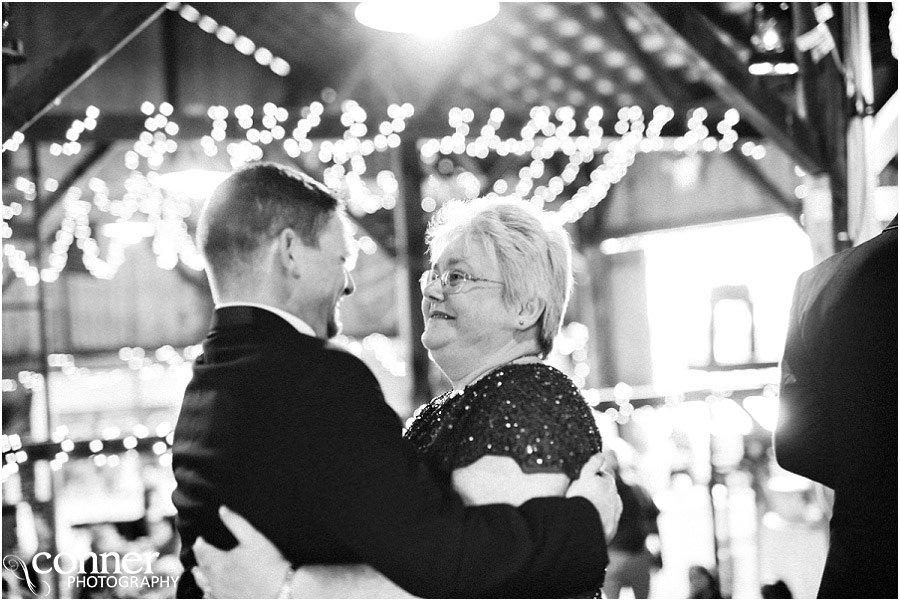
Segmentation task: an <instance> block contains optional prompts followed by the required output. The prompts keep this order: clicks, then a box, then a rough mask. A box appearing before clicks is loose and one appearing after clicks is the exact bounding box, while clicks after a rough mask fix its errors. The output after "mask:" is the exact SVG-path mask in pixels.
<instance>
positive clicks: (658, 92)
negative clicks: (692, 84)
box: [607, 2, 689, 114]
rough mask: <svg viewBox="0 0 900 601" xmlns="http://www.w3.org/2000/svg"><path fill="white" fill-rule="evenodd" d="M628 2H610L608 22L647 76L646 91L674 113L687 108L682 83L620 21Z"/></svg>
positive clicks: (628, 7)
mask: <svg viewBox="0 0 900 601" xmlns="http://www.w3.org/2000/svg"><path fill="white" fill-rule="evenodd" d="M630 6H631V5H630V4H629V3H624V2H616V3H611V4H610V9H611V10H609V11H608V13H607V14H608V17H609V23H610V25H611V26H612V27H613V28H614V29H615V30H616V33H618V34H619V40H620V41H621V44H622V45H623V46H624V47H625V48H627V49H628V53H629V54H630V55H631V57H632V59H633V60H634V61H635V62H636V63H637V64H638V66H639V67H640V68H641V69H642V70H643V71H644V72H645V73H647V75H649V77H648V78H647V81H646V83H645V84H644V85H645V86H646V88H647V91H648V93H649V94H650V95H651V96H652V97H653V98H654V100H655V101H656V103H657V104H668V105H669V106H671V107H672V108H673V109H674V110H675V111H676V113H679V114H680V113H682V112H684V110H685V109H687V108H688V104H689V101H688V97H687V94H686V93H685V92H684V84H683V83H679V82H676V81H675V78H674V77H672V76H671V75H669V73H668V72H667V71H666V70H665V69H662V68H661V67H660V66H659V65H658V64H656V62H655V61H654V59H653V57H652V56H650V55H649V54H648V53H646V52H644V50H643V49H642V48H641V47H640V46H639V45H638V43H637V41H636V40H635V36H634V35H633V34H631V32H629V31H628V30H627V29H626V28H625V24H624V23H623V21H622V16H621V14H620V13H621V12H622V11H629V10H630Z"/></svg>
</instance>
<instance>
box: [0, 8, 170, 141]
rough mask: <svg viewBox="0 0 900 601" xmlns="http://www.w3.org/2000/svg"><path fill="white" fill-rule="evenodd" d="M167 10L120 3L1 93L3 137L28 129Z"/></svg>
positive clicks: (6, 137) (5, 138) (7, 137)
mask: <svg viewBox="0 0 900 601" xmlns="http://www.w3.org/2000/svg"><path fill="white" fill-rule="evenodd" d="M165 10H166V5H165V4H163V3H157V2H152V3H147V2H134V3H132V2H118V3H115V4H113V6H111V7H110V8H108V9H107V10H105V11H104V12H103V13H102V14H101V15H100V16H99V17H98V18H97V20H96V21H95V22H94V23H93V24H92V25H91V26H90V27H88V28H87V29H85V30H84V31H83V32H82V33H81V35H80V36H78V38H77V39H76V40H75V41H74V42H72V43H71V44H69V45H68V46H66V47H65V48H64V49H63V50H61V51H60V52H59V53H57V54H56V56H54V57H53V58H51V59H50V60H49V61H47V62H46V63H45V64H43V65H40V66H39V67H36V68H35V69H33V70H32V71H30V72H29V73H28V74H27V75H26V76H25V77H24V78H23V79H22V80H21V81H19V82H18V83H17V84H16V85H15V86H14V87H13V88H12V89H10V90H9V91H7V92H6V93H5V94H4V95H3V139H4V141H5V140H7V139H9V138H10V137H11V136H12V135H13V133H15V132H17V131H20V132H24V131H25V130H27V129H28V128H29V127H30V126H31V125H32V124H33V123H34V122H35V121H37V120H38V119H40V117H41V116H42V115H43V114H44V113H46V112H47V111H48V110H50V109H51V108H52V107H53V106H55V104H57V103H58V102H59V101H60V100H61V99H62V98H63V97H64V96H65V95H66V94H68V93H69V92H70V91H71V90H73V89H74V88H75V87H76V86H78V84H80V83H81V82H82V81H84V80H85V79H87V78H88V77H90V76H91V74H92V73H93V72H94V71H96V70H97V69H98V68H99V67H100V66H101V65H103V63H105V62H106V61H107V59H109V57H111V56H112V55H114V54H115V53H116V52H118V51H119V49H120V48H122V47H123V46H125V44H127V43H128V42H129V41H131V39H132V38H134V37H135V36H136V35H137V34H138V33H140V32H141V31H143V30H144V28H145V27H147V25H149V24H150V23H152V22H153V21H154V20H155V19H156V18H157V17H158V16H159V15H161V14H162V13H163V11H165Z"/></svg>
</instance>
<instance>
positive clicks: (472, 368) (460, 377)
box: [437, 344, 540, 390]
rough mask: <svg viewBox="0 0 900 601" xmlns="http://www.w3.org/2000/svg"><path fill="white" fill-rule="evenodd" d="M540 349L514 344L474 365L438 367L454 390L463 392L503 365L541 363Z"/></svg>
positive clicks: (533, 346)
mask: <svg viewBox="0 0 900 601" xmlns="http://www.w3.org/2000/svg"><path fill="white" fill-rule="evenodd" d="M539 354H540V349H539V348H538V347H537V345H535V344H513V345H510V346H508V347H504V348H501V349H497V350H496V351H494V352H492V353H489V354H488V355H486V356H483V357H478V358H477V362H476V363H475V364H472V365H458V366H455V367H456V369H453V368H451V367H445V365H442V364H441V362H440V361H437V363H438V366H439V367H440V368H441V370H442V371H443V372H444V374H445V375H446V376H447V377H448V378H449V379H450V381H451V382H452V383H453V389H454V390H461V389H462V388H465V387H466V386H468V385H469V384H471V383H473V382H475V381H476V380H479V379H481V378H482V377H484V376H485V375H486V374H488V373H490V372H491V371H493V370H495V369H497V368H498V367H500V366H501V365H506V364H507V363H512V362H522V363H524V362H534V361H539V360H540V358H539Z"/></svg>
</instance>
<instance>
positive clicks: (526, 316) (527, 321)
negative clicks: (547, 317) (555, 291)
mask: <svg viewBox="0 0 900 601" xmlns="http://www.w3.org/2000/svg"><path fill="white" fill-rule="evenodd" d="M543 313H544V303H543V302H542V301H540V300H538V299H537V298H530V299H528V300H527V301H525V302H524V303H522V304H521V305H519V311H518V313H517V314H516V325H517V326H518V329H520V330H527V329H528V328H530V327H531V326H533V325H534V324H535V323H537V321H538V320H539V319H540V318H541V315H543Z"/></svg>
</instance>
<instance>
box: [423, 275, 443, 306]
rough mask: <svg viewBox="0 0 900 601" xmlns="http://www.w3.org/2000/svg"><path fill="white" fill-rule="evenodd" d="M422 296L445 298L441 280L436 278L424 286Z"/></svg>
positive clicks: (435, 299) (436, 299)
mask: <svg viewBox="0 0 900 601" xmlns="http://www.w3.org/2000/svg"><path fill="white" fill-rule="evenodd" d="M422 296H424V297H425V298H427V299H428V300H434V301H440V300H443V298H444V286H443V284H441V280H439V279H434V280H431V281H430V282H428V283H427V284H425V285H424V286H423V287H422Z"/></svg>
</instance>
